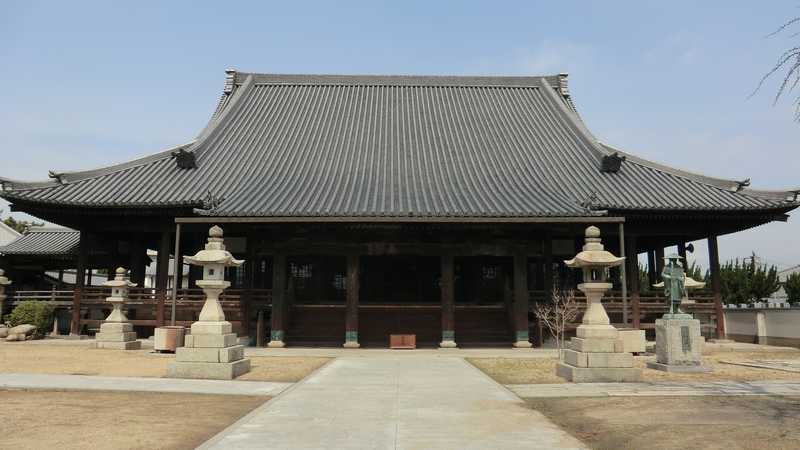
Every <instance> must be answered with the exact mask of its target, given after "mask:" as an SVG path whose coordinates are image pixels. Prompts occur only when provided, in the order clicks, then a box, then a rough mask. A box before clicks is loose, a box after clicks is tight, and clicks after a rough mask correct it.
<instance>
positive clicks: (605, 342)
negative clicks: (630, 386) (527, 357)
mask: <svg viewBox="0 0 800 450" xmlns="http://www.w3.org/2000/svg"><path fill="white" fill-rule="evenodd" d="M576 334H577V337H574V338H572V341H570V345H569V347H570V348H569V349H566V350H564V352H563V361H562V362H559V363H558V365H557V366H556V375H558V376H560V377H562V378H564V379H566V380H567V381H572V382H575V383H599V382H635V381H639V379H640V378H641V374H642V372H641V370H640V369H638V368H635V367H633V355H632V354H630V353H626V352H624V351H623V349H624V342H623V341H622V339H621V338H620V337H619V332H618V331H617V330H616V329H615V328H614V327H612V326H610V325H599V326H592V325H581V326H579V327H578V329H577V332H576Z"/></svg>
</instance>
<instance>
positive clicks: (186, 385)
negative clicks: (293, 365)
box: [0, 373, 292, 396]
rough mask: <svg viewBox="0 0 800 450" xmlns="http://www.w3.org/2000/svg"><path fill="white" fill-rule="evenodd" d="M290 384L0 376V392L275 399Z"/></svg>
mask: <svg viewBox="0 0 800 450" xmlns="http://www.w3.org/2000/svg"><path fill="white" fill-rule="evenodd" d="M291 385H292V383H272V382H264V381H220V380H182V379H174V378H141V377H101V376H90V375H47V374H18V373H14V374H0V389H57V390H60V389H66V390H81V391H86V390H88V391H133V392H170V393H185V394H222V395H266V396H276V395H278V394H280V393H281V392H283V391H284V390H285V389H286V388H288V387H289V386H291Z"/></svg>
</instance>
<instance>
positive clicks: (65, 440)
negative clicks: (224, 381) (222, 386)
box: [0, 390, 269, 450]
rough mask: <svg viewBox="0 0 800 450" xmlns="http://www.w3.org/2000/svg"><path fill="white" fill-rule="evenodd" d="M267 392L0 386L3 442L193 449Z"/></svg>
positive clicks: (22, 446) (12, 444)
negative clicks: (231, 393) (255, 394)
mask: <svg viewBox="0 0 800 450" xmlns="http://www.w3.org/2000/svg"><path fill="white" fill-rule="evenodd" d="M267 400H269V397H250V396H221V395H197V394H160V393H147V392H86V391H24V390H9V391H0V404H2V405H3V408H4V410H5V411H6V414H4V416H3V420H0V436H2V437H1V438H0V439H1V440H2V447H3V448H13V449H19V450H22V449H42V448H57V449H87V448H92V449H152V448H159V449H192V448H195V447H196V446H198V445H199V444H201V443H203V442H204V441H206V440H208V439H209V438H211V437H212V436H214V435H215V434H217V433H218V432H220V431H222V430H223V429H224V428H225V427H227V426H228V425H230V424H231V423H233V422H234V421H236V420H238V419H239V418H240V417H242V416H244V415H245V414H247V413H248V412H250V411H251V410H253V409H255V408H256V407H257V406H259V405H261V404H262V403H264V402H265V401H267Z"/></svg>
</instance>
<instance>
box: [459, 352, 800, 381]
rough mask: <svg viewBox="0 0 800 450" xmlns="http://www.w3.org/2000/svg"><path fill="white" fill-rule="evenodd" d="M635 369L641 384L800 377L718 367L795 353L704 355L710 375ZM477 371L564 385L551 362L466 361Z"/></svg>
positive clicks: (789, 356) (639, 362)
mask: <svg viewBox="0 0 800 450" xmlns="http://www.w3.org/2000/svg"><path fill="white" fill-rule="evenodd" d="M635 359H636V365H637V366H638V367H641V368H642V369H643V370H642V381H758V380H794V381H800V374H798V373H792V372H784V371H780V370H771V369H760V368H755V367H744V366H736V365H731V364H722V363H720V362H719V361H720V360H728V361H742V360H747V359H800V353H798V352H758V353H752V352H730V351H723V352H717V353H711V354H708V355H704V360H705V362H706V364H708V365H710V366H711V367H712V368H713V372H711V373H701V374H676V373H667V372H661V371H658V370H653V369H647V368H646V367H645V365H646V363H647V361H654V360H655V357H654V356H649V357H644V356H642V357H636V358H635ZM467 360H468V361H469V362H470V363H472V364H473V365H474V366H476V367H477V368H479V369H481V370H482V371H484V372H486V373H487V374H488V375H489V376H490V377H492V378H494V379H495V380H496V381H497V382H498V383H501V384H543V383H564V382H565V381H564V379H562V378H559V377H557V376H556V375H555V370H556V369H555V366H556V359H555V358H549V359H548V358H536V359H510V358H468V359H467Z"/></svg>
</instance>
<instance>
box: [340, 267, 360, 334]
mask: <svg viewBox="0 0 800 450" xmlns="http://www.w3.org/2000/svg"><path fill="white" fill-rule="evenodd" d="M360 284H361V261H360V258H359V256H358V255H347V278H346V286H345V289H346V292H347V305H346V310H345V325H344V346H345V347H347V348H358V347H359V346H360V345H359V343H358V304H359V288H360Z"/></svg>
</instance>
